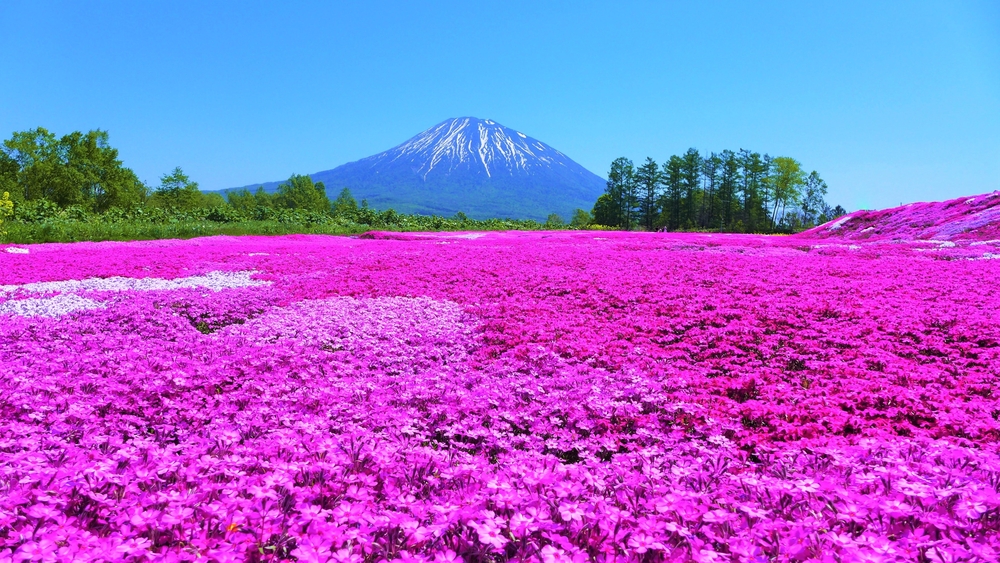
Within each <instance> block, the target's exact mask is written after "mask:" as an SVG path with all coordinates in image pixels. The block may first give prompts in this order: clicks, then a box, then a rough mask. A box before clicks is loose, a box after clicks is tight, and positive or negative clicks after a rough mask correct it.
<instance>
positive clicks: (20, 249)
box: [6, 246, 29, 254]
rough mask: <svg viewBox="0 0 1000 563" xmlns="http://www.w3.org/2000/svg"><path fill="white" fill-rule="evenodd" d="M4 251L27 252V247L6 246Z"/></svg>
mask: <svg viewBox="0 0 1000 563" xmlns="http://www.w3.org/2000/svg"><path fill="white" fill-rule="evenodd" d="M6 252H7V253H8V254H28V252H29V250H28V249H27V248H20V247H17V246H8V247H7V249H6Z"/></svg>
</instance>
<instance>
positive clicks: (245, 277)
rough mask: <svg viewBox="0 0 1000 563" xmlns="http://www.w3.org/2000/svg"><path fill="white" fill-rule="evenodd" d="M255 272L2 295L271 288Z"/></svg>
mask: <svg viewBox="0 0 1000 563" xmlns="http://www.w3.org/2000/svg"><path fill="white" fill-rule="evenodd" d="M254 273H255V272H209V273H207V274H205V275H202V276H191V277H187V278H176V279H172V280H165V279H161V278H124V277H119V276H115V277H110V278H88V279H85V280H66V281H55V282H35V283H26V284H23V285H0V292H7V293H11V292H14V291H18V290H20V291H26V292H31V293H53V292H60V293H71V292H72V293H75V292H81V291H158V290H171V289H193V288H200V287H203V288H205V289H211V290H212V291H220V290H223V289H233V288H239V287H258V286H265V285H271V282H269V281H263V280H255V279H251V278H250V276H251V275H252V274H254Z"/></svg>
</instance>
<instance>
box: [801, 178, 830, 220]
mask: <svg viewBox="0 0 1000 563" xmlns="http://www.w3.org/2000/svg"><path fill="white" fill-rule="evenodd" d="M826 190H827V186H826V182H824V181H823V179H822V178H820V177H819V174H818V173H817V172H816V171H815V170H813V171H812V172H811V173H810V174H809V177H807V178H806V184H805V188H804V190H803V197H802V222H803V224H804V226H805V227H811V226H813V225H817V224H818V223H817V220H818V219H819V214H820V213H821V212H822V211H823V207H824V206H825V205H826V201H825V197H826Z"/></svg>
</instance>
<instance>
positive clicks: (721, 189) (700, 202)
mask: <svg viewBox="0 0 1000 563" xmlns="http://www.w3.org/2000/svg"><path fill="white" fill-rule="evenodd" d="M826 193H827V185H826V182H825V181H823V179H822V178H821V177H820V175H819V174H818V173H817V172H816V171H812V172H810V173H809V174H806V173H805V171H804V170H803V169H802V166H801V164H799V162H798V161H797V160H795V159H793V158H789V157H783V156H779V157H771V156H769V155H767V154H764V155H761V154H760V153H757V152H753V151H749V150H745V149H740V150H739V151H731V150H724V151H722V152H720V153H714V152H713V153H710V154H707V155H704V156H703V155H702V154H700V153H699V152H698V150H697V149H693V148H692V149H688V151H687V152H686V153H684V154H683V155H674V156H671V157H670V158H669V159H667V160H666V161H665V162H663V163H662V165H660V164H657V163H656V161H655V160H653V159H652V158H646V161H645V162H644V163H642V164H641V165H639V166H636V165H635V164H634V163H633V162H632V161H631V160H629V159H628V158H625V157H621V158H617V159H615V161H614V162H612V163H611V169H610V171H609V172H608V182H607V187H606V188H605V192H604V194H602V195H601V196H600V197H599V198H598V199H597V202H596V203H595V204H594V209H593V211H592V216H593V221H594V222H595V223H597V224H600V225H606V226H609V227H614V228H618V229H624V230H637V229H642V230H648V231H653V230H667V231H680V230H710V231H719V232H740V233H742V232H747V233H775V232H792V231H796V230H801V229H804V228H809V227H811V226H814V225H818V224H822V223H825V222H826V221H829V220H831V219H833V218H835V217H838V216H840V215H843V214H845V213H846V211H845V210H844V208H842V207H841V206H839V205H838V206H836V207H831V206H830V205H829V204H828V203H827V202H826V200H825V196H826Z"/></svg>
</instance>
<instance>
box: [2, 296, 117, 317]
mask: <svg viewBox="0 0 1000 563" xmlns="http://www.w3.org/2000/svg"><path fill="white" fill-rule="evenodd" d="M103 308H104V303H101V302H100V301H94V300H93V299H87V298H86V297H80V296H79V295H74V294H72V293H66V294H62V295H56V296H54V297H48V298H40V299H18V300H15V301H7V302H6V303H0V314H5V313H6V314H8V315H17V316H19V317H61V316H63V315H66V314H69V313H72V312H74V311H88V310H92V309H103Z"/></svg>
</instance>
